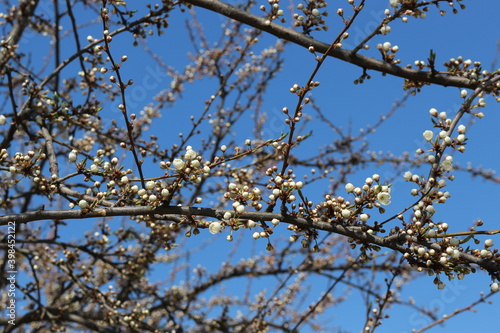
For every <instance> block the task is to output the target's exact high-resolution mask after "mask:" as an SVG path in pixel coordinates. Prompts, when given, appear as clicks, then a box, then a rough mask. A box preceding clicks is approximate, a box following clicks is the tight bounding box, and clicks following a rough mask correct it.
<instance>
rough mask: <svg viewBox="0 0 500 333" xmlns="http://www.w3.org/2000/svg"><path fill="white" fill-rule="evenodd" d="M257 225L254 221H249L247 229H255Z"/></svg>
mask: <svg viewBox="0 0 500 333" xmlns="http://www.w3.org/2000/svg"><path fill="white" fill-rule="evenodd" d="M256 225H257V223H255V221H254V220H248V221H247V223H246V227H247V228H248V229H251V228H253V227H255V226H256Z"/></svg>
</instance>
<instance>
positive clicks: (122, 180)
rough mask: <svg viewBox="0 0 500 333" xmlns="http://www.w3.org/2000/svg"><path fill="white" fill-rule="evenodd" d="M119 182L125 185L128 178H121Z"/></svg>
mask: <svg viewBox="0 0 500 333" xmlns="http://www.w3.org/2000/svg"><path fill="white" fill-rule="evenodd" d="M120 182H122V183H123V184H127V183H128V177H127V176H123V177H122V178H121V179H120Z"/></svg>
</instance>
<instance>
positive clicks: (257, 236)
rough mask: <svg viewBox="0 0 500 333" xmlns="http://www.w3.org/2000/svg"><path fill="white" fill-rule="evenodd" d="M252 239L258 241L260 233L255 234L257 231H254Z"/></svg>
mask: <svg viewBox="0 0 500 333" xmlns="http://www.w3.org/2000/svg"><path fill="white" fill-rule="evenodd" d="M252 237H253V238H254V239H259V238H260V232H257V231H256V232H254V233H253V235H252Z"/></svg>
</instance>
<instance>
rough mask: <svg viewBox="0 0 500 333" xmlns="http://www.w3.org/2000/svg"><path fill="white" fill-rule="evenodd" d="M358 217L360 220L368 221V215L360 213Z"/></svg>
mask: <svg viewBox="0 0 500 333" xmlns="http://www.w3.org/2000/svg"><path fill="white" fill-rule="evenodd" d="M359 219H360V220H361V222H366V221H368V215H367V214H361V215H359Z"/></svg>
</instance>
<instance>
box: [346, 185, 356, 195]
mask: <svg viewBox="0 0 500 333" xmlns="http://www.w3.org/2000/svg"><path fill="white" fill-rule="evenodd" d="M345 190H346V191H347V192H348V193H351V192H352V191H354V185H352V184H351V183H347V184H346V185H345Z"/></svg>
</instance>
